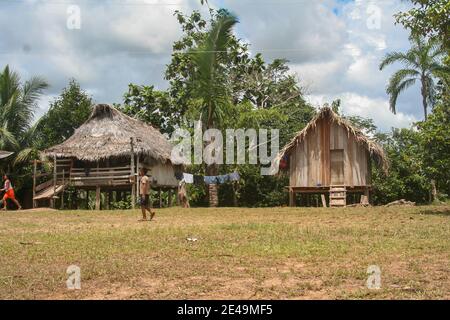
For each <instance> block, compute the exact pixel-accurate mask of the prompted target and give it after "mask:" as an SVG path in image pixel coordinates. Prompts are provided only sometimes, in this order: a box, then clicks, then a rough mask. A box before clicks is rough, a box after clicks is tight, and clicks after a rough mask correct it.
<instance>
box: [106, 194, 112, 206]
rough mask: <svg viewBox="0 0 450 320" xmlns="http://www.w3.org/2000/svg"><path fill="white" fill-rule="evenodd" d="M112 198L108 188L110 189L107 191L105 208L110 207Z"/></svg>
mask: <svg viewBox="0 0 450 320" xmlns="http://www.w3.org/2000/svg"><path fill="white" fill-rule="evenodd" d="M112 198H113V192H112V191H111V190H110V191H108V199H107V201H106V210H110V209H111V202H112Z"/></svg>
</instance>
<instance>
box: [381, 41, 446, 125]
mask: <svg viewBox="0 0 450 320" xmlns="http://www.w3.org/2000/svg"><path fill="white" fill-rule="evenodd" d="M410 42H411V48H410V49H409V50H408V51H407V52H406V53H403V52H391V53H388V54H386V56H385V57H384V59H383V60H382V61H381V63H380V70H383V69H384V68H385V67H386V66H388V65H391V64H393V63H395V62H401V63H402V64H403V65H404V68H403V69H400V70H398V71H397V72H395V73H394V74H393V75H392V76H391V78H390V79H389V82H388V85H387V87H386V92H387V94H388V95H389V107H390V109H391V111H392V112H393V113H394V114H395V113H396V104H397V98H398V96H399V95H400V93H402V92H403V91H405V90H406V89H408V88H409V87H410V86H412V85H414V84H415V83H416V81H417V80H419V81H420V84H421V94H422V106H423V112H424V115H425V120H427V114H428V107H429V106H433V104H434V97H435V82H434V76H435V74H436V73H437V72H441V71H443V70H444V69H445V67H444V66H443V65H442V64H441V63H440V58H441V56H442V55H443V54H444V53H445V50H444V49H443V47H442V46H441V44H440V43H439V42H437V41H436V40H428V41H427V40H426V39H424V38H423V37H420V36H411V38H410Z"/></svg>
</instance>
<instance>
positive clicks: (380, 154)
mask: <svg viewBox="0 0 450 320" xmlns="http://www.w3.org/2000/svg"><path fill="white" fill-rule="evenodd" d="M320 120H325V121H327V122H329V123H335V124H337V125H338V126H340V127H342V128H344V129H345V131H346V132H347V135H348V136H350V135H352V136H353V137H354V139H355V140H356V141H357V142H358V143H359V144H360V145H362V146H363V147H364V148H365V149H366V150H367V151H368V152H369V154H370V155H371V157H372V158H373V159H374V160H375V162H376V163H377V164H378V165H379V166H380V167H381V168H383V170H384V171H385V172H387V170H388V168H389V161H388V159H387V157H386V155H385V153H384V150H383V148H382V147H381V146H380V145H379V144H378V143H376V142H375V141H373V140H372V139H370V138H368V137H367V136H366V135H365V134H364V133H363V132H362V131H361V130H360V129H359V128H357V127H355V126H354V125H353V124H352V123H350V121H348V120H347V119H344V118H342V117H340V116H339V115H338V114H336V113H335V112H334V111H333V110H332V109H331V108H330V107H329V106H324V107H323V108H321V109H320V110H319V112H318V113H317V114H316V116H315V117H314V118H313V119H312V120H311V121H310V122H309V123H308V124H307V125H306V127H305V128H303V129H302V130H301V131H299V132H298V133H297V134H296V135H295V136H294V138H292V140H291V141H290V142H289V143H288V144H287V145H286V146H284V148H283V149H281V151H280V153H279V155H278V157H279V158H280V159H281V158H283V157H284V156H289V155H290V153H291V152H292V151H293V150H294V149H295V147H296V146H297V145H298V144H300V143H301V142H302V141H303V140H304V139H305V137H306V135H307V134H308V133H309V132H311V130H314V129H315V128H316V127H317V125H318V123H319V121H320Z"/></svg>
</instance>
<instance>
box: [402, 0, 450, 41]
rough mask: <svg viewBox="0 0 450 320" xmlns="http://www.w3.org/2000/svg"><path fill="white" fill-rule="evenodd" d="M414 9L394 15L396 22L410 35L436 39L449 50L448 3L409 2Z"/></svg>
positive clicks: (439, 0)
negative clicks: (409, 31) (409, 32)
mask: <svg viewBox="0 0 450 320" xmlns="http://www.w3.org/2000/svg"><path fill="white" fill-rule="evenodd" d="M410 2H412V3H413V5H414V7H413V8H412V9H410V10H408V11H406V12H399V13H398V14H396V15H395V18H396V20H397V22H399V23H401V24H403V25H404V26H405V27H406V28H408V29H410V30H411V31H412V33H415V34H418V35H422V36H430V37H436V38H438V39H440V40H441V41H442V42H443V43H444V46H445V47H446V48H447V50H449V49H450V2H449V1H448V0H410Z"/></svg>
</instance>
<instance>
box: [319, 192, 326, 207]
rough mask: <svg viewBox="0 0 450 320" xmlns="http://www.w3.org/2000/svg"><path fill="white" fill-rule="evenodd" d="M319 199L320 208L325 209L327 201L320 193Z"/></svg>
mask: <svg viewBox="0 0 450 320" xmlns="http://www.w3.org/2000/svg"><path fill="white" fill-rule="evenodd" d="M320 198H321V199H322V207H324V208H326V207H327V200H326V199H325V195H324V194H323V193H322V194H321V195H320Z"/></svg>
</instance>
